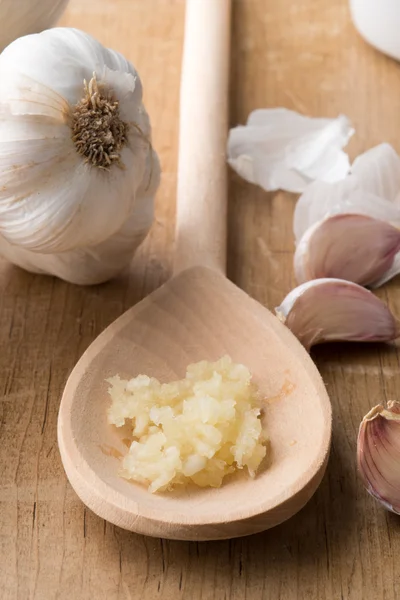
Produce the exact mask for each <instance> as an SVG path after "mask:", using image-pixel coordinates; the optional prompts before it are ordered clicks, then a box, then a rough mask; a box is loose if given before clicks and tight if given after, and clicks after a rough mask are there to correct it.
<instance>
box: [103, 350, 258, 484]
mask: <svg viewBox="0 0 400 600" xmlns="http://www.w3.org/2000/svg"><path fill="white" fill-rule="evenodd" d="M107 381H108V382H109V383H110V384H111V387H110V388H109V394H110V396H111V400H112V404H111V406H110V408H109V410H108V420H109V422H110V423H111V424H113V425H116V426H117V427H122V426H123V425H125V424H126V422H128V423H129V422H130V423H131V424H132V437H133V441H132V444H131V446H130V448H129V452H128V454H127V455H126V456H125V457H124V458H123V460H122V468H121V471H120V474H121V476H122V477H125V478H126V479H132V480H134V481H137V482H140V483H143V484H146V485H149V491H150V492H156V491H165V490H170V489H172V488H173V487H174V486H176V485H179V484H181V485H182V484H183V485H185V484H187V483H189V482H194V483H195V484H197V485H198V486H201V487H206V486H211V487H220V486H221V483H222V480H223V478H224V477H225V475H228V474H229V473H233V472H234V471H235V470H236V469H242V468H244V467H247V469H248V472H249V474H250V476H252V477H254V475H255V472H256V470H257V468H258V467H259V465H260V463H261V461H262V459H263V458H264V456H265V454H266V446H265V444H266V441H267V440H266V438H265V436H264V433H263V431H262V424H261V419H260V413H261V410H260V402H259V396H258V391H257V388H256V386H255V385H254V383H252V381H251V374H250V371H249V370H248V369H247V368H246V367H245V366H243V365H240V364H235V363H233V362H232V360H231V359H230V358H229V357H228V356H225V357H223V358H221V359H220V360H218V361H217V362H214V363H212V362H207V361H201V362H199V363H195V364H192V365H189V366H188V368H187V372H186V377H185V379H182V380H180V381H173V382H171V383H164V384H162V383H160V382H159V381H158V380H157V379H154V378H151V377H147V375H139V376H138V377H136V378H134V379H131V380H130V381H125V380H122V379H120V377H119V376H118V375H117V376H115V377H112V378H111V379H108V380H107Z"/></svg>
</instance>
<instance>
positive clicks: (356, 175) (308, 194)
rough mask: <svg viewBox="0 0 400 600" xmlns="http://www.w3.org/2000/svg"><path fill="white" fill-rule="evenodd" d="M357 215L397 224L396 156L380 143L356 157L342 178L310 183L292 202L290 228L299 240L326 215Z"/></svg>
mask: <svg viewBox="0 0 400 600" xmlns="http://www.w3.org/2000/svg"><path fill="white" fill-rule="evenodd" d="M337 214H360V215H366V216H368V217H372V218H373V219H379V220H381V221H385V222H387V223H391V224H392V225H394V226H400V157H399V156H398V155H397V153H396V152H395V150H394V149H393V148H392V146H390V145H389V144H380V145H379V146H376V147H374V148H371V149H370V150H368V151H367V152H365V153H364V154H361V155H360V156H358V157H357V158H356V160H355V161H354V163H353V165H352V166H351V174H350V175H348V176H347V177H346V178H345V179H343V180H342V181H338V182H336V183H328V182H324V181H315V182H313V183H311V185H309V186H308V187H307V189H306V190H305V192H304V193H303V194H302V195H301V196H300V198H299V200H298V202H297V203H296V209H295V213H294V219H293V230H294V235H295V239H296V243H299V241H300V239H301V238H302V236H303V235H304V234H305V232H306V231H307V229H308V228H309V227H311V226H312V225H314V224H315V223H317V222H318V221H321V220H323V219H325V218H327V217H328V216H332V215H337Z"/></svg>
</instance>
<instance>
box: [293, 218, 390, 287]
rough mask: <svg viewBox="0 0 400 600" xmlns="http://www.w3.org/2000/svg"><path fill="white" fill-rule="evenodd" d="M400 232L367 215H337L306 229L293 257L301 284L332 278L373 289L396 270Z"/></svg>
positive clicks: (298, 280)
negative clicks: (375, 283)
mask: <svg viewBox="0 0 400 600" xmlns="http://www.w3.org/2000/svg"><path fill="white" fill-rule="evenodd" d="M399 251H400V229H398V228H396V227H393V226H392V225H390V223H386V222H385V221H380V220H378V219H373V218H371V217H368V216H365V215H355V214H354V215H353V214H338V215H334V216H332V217H327V218H325V219H323V220H322V221H318V222H317V223H315V224H314V225H312V226H311V227H309V228H308V229H307V231H306V232H305V234H304V235H303V237H302V238H301V240H300V242H299V244H298V246H297V248H296V253H295V256H294V269H295V274H296V279H297V282H298V283H304V282H305V281H310V280H311V279H319V278H324V277H333V278H339V279H346V280H347V281H353V282H354V283H358V284H359V285H363V286H368V285H373V284H374V282H376V281H379V279H380V278H382V277H383V276H384V275H385V273H386V272H387V271H388V270H389V269H390V268H391V267H392V266H393V262H394V258H395V256H396V254H397V253H398V252H399Z"/></svg>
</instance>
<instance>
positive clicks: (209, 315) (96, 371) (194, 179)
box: [58, 0, 331, 540]
mask: <svg viewBox="0 0 400 600" xmlns="http://www.w3.org/2000/svg"><path fill="white" fill-rule="evenodd" d="M229 25H230V0H218V2H214V1H213V2H211V0H210V1H204V0H188V2H187V15H186V34H185V47H184V60H183V75H182V86H181V122H180V158H179V177H178V180H179V184H178V202H177V235H176V250H175V266H174V273H175V276H174V277H173V278H172V279H171V280H170V281H169V282H168V283H166V284H165V285H164V286H162V287H161V288H160V289H159V290H157V291H156V292H154V293H153V294H151V295H150V296H149V297H148V298H146V299H144V300H142V301H141V302H140V303H139V304H137V305H136V306H134V307H133V308H131V309H130V310H128V312H126V313H125V314H124V315H122V316H121V317H120V318H119V319H117V320H116V321H115V322H114V323H113V324H112V325H110V326H109V327H108V328H107V329H106V330H105V331H104V332H103V333H102V334H101V335H100V336H99V337H98V338H97V339H96V340H95V341H94V343H93V344H92V345H91V346H90V347H89V349H88V350H87V351H86V352H85V354H84V355H83V356H82V358H81V359H80V361H79V362H78V364H77V365H76V367H75V369H74V370H73V372H72V374H71V376H70V378H69V380H68V382H67V385H66V388H65V391H64V394H63V397H62V401H61V406H60V412H59V421H58V442H59V448H60V453H61V457H62V461H63V464H64V468H65V471H66V473H67V476H68V478H69V480H70V482H71V485H72V486H73V488H74V489H75V491H76V492H77V494H78V495H79V497H80V498H81V499H82V501H83V502H84V503H85V504H86V505H87V506H88V507H89V508H90V509H92V510H93V511H94V512H95V513H96V514H98V515H99V516H100V517H102V518H104V519H106V520H108V521H111V522H112V523H114V524H116V525H118V526H120V527H123V528H125V529H129V530H132V531H135V532H138V533H142V534H146V535H152V536H157V537H164V538H171V539H181V540H210V539H225V538H230V537H236V536H243V535H247V534H251V533H255V532H258V531H262V530H265V529H268V528H270V527H273V526H274V525H277V524H278V523H281V522H282V521H284V520H286V519H288V518H289V517H291V516H292V515H293V514H294V513H296V512H297V511H298V510H300V509H301V508H302V507H303V506H304V504H305V503H306V502H307V501H308V500H309V499H310V497H311V496H312V495H313V493H314V492H315V490H316V488H317V486H318V485H319V483H320V481H321V479H322V476H323V474H324V471H325V467H326V463H327V459H328V453H329V446H330V438H331V407H330V403H329V399H328V397H327V393H326V390H325V387H324V385H323V382H322V380H321V377H320V375H319V374H318V371H317V369H316V367H315V366H314V364H313V362H312V360H311V359H310V357H309V355H308V354H307V352H306V351H305V350H304V348H303V347H302V346H301V345H300V343H299V342H298V341H297V339H296V338H295V337H294V336H293V335H292V334H291V332H290V331H289V330H288V329H287V328H286V327H285V326H284V325H283V324H282V323H280V322H279V321H278V319H277V318H276V317H275V316H273V315H272V314H271V313H270V312H269V311H268V310H267V309H265V308H264V307H262V306H261V305H260V304H258V303H257V302H256V301H255V300H253V299H251V298H250V297H249V296H248V295H247V294H245V293H244V292H243V291H242V290H240V289H239V288H237V287H236V286H235V285H234V284H233V283H231V282H230V281H229V280H228V279H226V277H225V276H224V266H225V238H226V231H225V228H226V173H225V145H226V134H227V112H228V111H227V95H228V94H227V90H228V55H229ZM195 265H200V266H195ZM224 354H228V355H229V356H231V358H232V359H233V360H234V361H235V362H241V363H243V364H245V365H246V366H247V367H248V368H249V369H250V370H251V372H252V373H253V376H254V379H255V381H256V383H257V384H258V385H259V387H260V390H261V393H262V395H263V397H264V399H265V400H264V415H265V417H264V419H265V426H266V429H267V432H268V435H269V438H270V443H271V453H270V457H269V459H268V461H266V464H265V465H264V466H263V468H261V469H260V472H259V474H258V475H257V476H256V478H255V479H251V478H250V477H249V476H248V475H246V473H244V472H240V473H237V474H233V475H231V476H230V477H229V478H226V480H225V481H224V483H223V485H222V487H221V488H219V489H213V488H208V489H201V488H197V487H195V486H193V487H190V488H186V489H180V490H177V491H174V492H165V493H160V494H150V493H149V492H148V491H147V489H146V488H145V487H143V486H141V485H139V484H135V483H131V482H128V481H126V480H124V479H122V478H121V477H120V476H119V475H118V469H119V466H120V459H121V457H122V456H123V455H124V454H125V453H126V452H127V445H126V439H125V438H126V437H127V434H126V432H125V433H124V432H121V430H119V429H117V428H115V427H113V426H110V425H109V424H108V423H107V408H108V406H109V402H110V401H109V397H108V393H107V389H108V384H107V383H106V382H105V379H106V378H107V377H110V376H112V375H115V374H116V373H118V374H119V375H120V376H121V377H122V378H127V379H129V378H131V377H135V376H136V375H138V374H140V373H144V374H148V375H152V376H154V377H157V378H158V379H160V380H161V381H170V380H172V379H176V378H182V377H183V376H184V374H185V370H186V367H187V365H188V364H189V363H192V362H197V361H199V360H204V359H207V360H216V359H218V358H220V357H221V356H222V355H224Z"/></svg>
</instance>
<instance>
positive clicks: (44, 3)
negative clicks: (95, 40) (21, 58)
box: [0, 0, 68, 52]
mask: <svg viewBox="0 0 400 600" xmlns="http://www.w3.org/2000/svg"><path fill="white" fill-rule="evenodd" d="M67 3H68V0H0V23H1V31H0V52H1V51H2V50H3V48H5V47H6V46H8V44H10V43H11V42H13V41H14V40H16V39H17V38H19V37H21V36H23V35H28V34H29V33H38V32H39V31H43V29H47V28H49V27H51V26H52V25H54V23H55V22H56V21H57V20H58V19H59V17H60V16H61V14H62V13H63V11H64V9H65V7H66V5H67Z"/></svg>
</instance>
